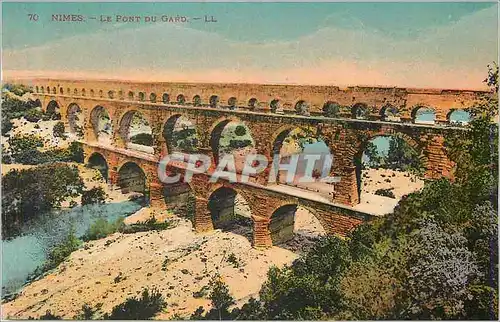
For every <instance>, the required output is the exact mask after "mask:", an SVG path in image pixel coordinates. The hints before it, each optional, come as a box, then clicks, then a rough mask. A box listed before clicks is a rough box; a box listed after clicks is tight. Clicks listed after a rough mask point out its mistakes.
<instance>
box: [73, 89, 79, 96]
mask: <svg viewBox="0 0 500 322" xmlns="http://www.w3.org/2000/svg"><path fill="white" fill-rule="evenodd" d="M73 95H74V96H78V88H75V89H74V90H73Z"/></svg>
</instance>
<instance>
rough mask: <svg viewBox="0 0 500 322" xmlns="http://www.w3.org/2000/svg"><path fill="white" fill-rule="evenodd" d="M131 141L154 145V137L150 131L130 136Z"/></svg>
mask: <svg viewBox="0 0 500 322" xmlns="http://www.w3.org/2000/svg"><path fill="white" fill-rule="evenodd" d="M130 142H131V143H135V144H140V145H145V146H152V145H153V137H152V136H151V134H148V133H139V134H136V135H134V136H132V137H131V138H130Z"/></svg>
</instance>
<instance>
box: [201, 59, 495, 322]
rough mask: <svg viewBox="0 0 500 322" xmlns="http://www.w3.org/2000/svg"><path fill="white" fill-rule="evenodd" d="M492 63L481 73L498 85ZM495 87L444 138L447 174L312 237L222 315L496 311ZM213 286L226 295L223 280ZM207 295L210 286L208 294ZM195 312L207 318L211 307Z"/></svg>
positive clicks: (483, 315)
mask: <svg viewBox="0 0 500 322" xmlns="http://www.w3.org/2000/svg"><path fill="white" fill-rule="evenodd" d="M497 75H498V67H496V66H494V67H493V68H491V69H490V73H489V76H488V79H487V82H488V84H489V85H490V86H492V87H493V92H494V94H496V93H497V91H498V85H497V83H496V80H497V79H498V76H497ZM497 108H498V100H497V97H496V95H485V96H484V98H483V100H482V101H481V102H479V103H478V104H477V105H476V106H474V108H473V109H472V112H473V115H474V119H473V120H472V121H471V122H470V124H469V130H468V131H460V132H457V133H456V135H454V136H452V137H450V138H449V140H448V142H447V148H448V151H449V155H450V157H451V158H452V159H453V160H454V161H455V162H456V163H457V166H456V172H455V180H454V181H450V180H448V179H444V178H443V179H440V180H436V181H432V182H428V183H426V185H425V187H424V189H423V190H422V191H420V192H415V193H412V194H410V195H408V196H407V197H405V198H403V199H402V200H401V201H400V203H399V204H398V206H397V207H396V209H395V210H394V212H393V213H392V214H389V215H388V216H386V217H384V218H379V219H377V220H375V221H373V222H370V223H365V224H363V225H360V226H358V227H357V228H356V229H355V230H354V231H353V232H352V234H351V235H350V236H349V238H348V239H346V240H343V239H339V238H336V237H332V236H330V237H324V238H322V239H321V240H320V241H319V242H318V243H317V244H316V245H315V246H314V248H313V249H312V250H311V251H310V252H309V253H308V254H306V255H305V256H304V257H302V258H299V259H298V260H296V261H295V262H294V263H293V264H292V265H291V266H288V267H284V268H282V269H279V268H272V269H270V270H269V272H268V279H267V281H266V282H265V283H264V285H263V286H262V288H261V290H260V292H259V299H255V298H252V299H250V300H249V301H248V302H247V303H246V304H245V305H243V307H242V308H241V309H239V308H233V309H232V310H231V312H230V313H229V308H224V311H223V314H221V315H220V318H222V319H238V320H245V319H263V320H272V319H281V320H292V319H293V320H296V319H300V320H303V319H306V320H316V319H342V320H346V319H349V320H351V319H353V320H354V319H368V320H378V319H491V320H496V319H498V225H497V221H498V206H497V203H496V200H497V196H498V153H497V151H498V128H497V126H496V125H495V124H493V123H492V117H493V116H494V115H495V113H496V111H497ZM215 290H219V291H218V292H219V293H220V294H219V296H222V297H223V298H225V300H224V303H233V300H234V299H232V297H229V298H228V294H229V293H228V292H227V291H226V289H225V288H224V287H218V288H214V291H215ZM214 296H215V295H214ZM212 305H213V308H212V310H211V311H209V312H208V313H206V314H204V312H203V311H202V310H200V309H199V310H197V311H196V312H194V313H193V317H194V318H196V319H214V318H217V316H215V317H214V316H213V311H214V308H215V309H217V308H218V307H217V305H215V304H214V302H213V301H212Z"/></svg>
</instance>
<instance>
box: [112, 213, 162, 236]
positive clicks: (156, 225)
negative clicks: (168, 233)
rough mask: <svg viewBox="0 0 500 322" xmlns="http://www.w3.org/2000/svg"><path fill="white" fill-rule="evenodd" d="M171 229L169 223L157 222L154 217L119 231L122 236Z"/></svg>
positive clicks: (123, 227)
mask: <svg viewBox="0 0 500 322" xmlns="http://www.w3.org/2000/svg"><path fill="white" fill-rule="evenodd" d="M169 228H172V223H171V222H167V221H165V222H158V221H157V220H156V218H155V216H153V217H151V218H149V219H148V220H146V221H143V222H138V223H135V224H132V225H125V226H122V227H120V228H119V231H120V232H121V233H124V234H133V233H137V232H140V231H150V230H164V229H169Z"/></svg>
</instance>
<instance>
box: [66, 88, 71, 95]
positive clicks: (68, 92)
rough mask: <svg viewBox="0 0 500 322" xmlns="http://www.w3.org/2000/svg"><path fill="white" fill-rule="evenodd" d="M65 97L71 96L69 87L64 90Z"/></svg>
mask: <svg viewBox="0 0 500 322" xmlns="http://www.w3.org/2000/svg"><path fill="white" fill-rule="evenodd" d="M66 95H71V89H70V88H69V87H68V88H66Z"/></svg>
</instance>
